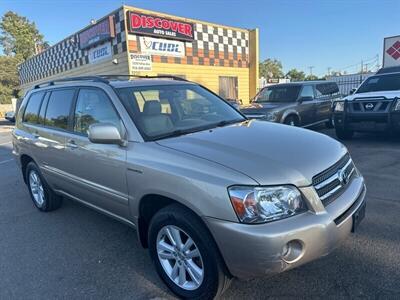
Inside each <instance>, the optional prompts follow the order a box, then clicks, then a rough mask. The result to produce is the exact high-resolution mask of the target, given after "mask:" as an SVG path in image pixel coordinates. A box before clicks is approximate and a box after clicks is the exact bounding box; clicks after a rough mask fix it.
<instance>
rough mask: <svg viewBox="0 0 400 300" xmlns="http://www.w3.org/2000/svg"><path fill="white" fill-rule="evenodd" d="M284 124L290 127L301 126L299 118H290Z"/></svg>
mask: <svg viewBox="0 0 400 300" xmlns="http://www.w3.org/2000/svg"><path fill="white" fill-rule="evenodd" d="M283 123H284V124H286V125H290V126H299V125H300V121H299V118H297V117H296V116H288V117H287V118H286V119H285V121H284V122H283Z"/></svg>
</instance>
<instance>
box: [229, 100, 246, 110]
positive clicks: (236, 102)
mask: <svg viewBox="0 0 400 300" xmlns="http://www.w3.org/2000/svg"><path fill="white" fill-rule="evenodd" d="M225 100H226V102H228V103H229V104H230V105H232V106H233V107H234V108H236V109H239V108H240V105H241V104H242V101H241V100H236V99H225Z"/></svg>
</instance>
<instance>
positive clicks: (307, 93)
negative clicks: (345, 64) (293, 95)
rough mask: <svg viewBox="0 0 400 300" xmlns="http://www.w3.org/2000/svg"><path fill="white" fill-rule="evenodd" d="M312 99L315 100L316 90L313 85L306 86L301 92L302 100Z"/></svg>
mask: <svg viewBox="0 0 400 300" xmlns="http://www.w3.org/2000/svg"><path fill="white" fill-rule="evenodd" d="M303 97H312V98H313V99H314V89H313V87H312V86H311V85H305V86H304V87H303V89H302V90H301V94H300V98H303Z"/></svg>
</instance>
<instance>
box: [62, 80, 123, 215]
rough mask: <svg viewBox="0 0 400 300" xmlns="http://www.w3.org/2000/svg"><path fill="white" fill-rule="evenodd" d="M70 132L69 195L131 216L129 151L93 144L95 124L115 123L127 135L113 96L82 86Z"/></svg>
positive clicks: (66, 162) (66, 159) (118, 213)
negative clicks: (129, 201) (111, 97)
mask: <svg viewBox="0 0 400 300" xmlns="http://www.w3.org/2000/svg"><path fill="white" fill-rule="evenodd" d="M72 116H73V121H72V128H71V132H70V133H68V135H67V138H66V150H65V164H64V166H63V170H64V171H65V172H66V173H67V175H68V180H69V184H68V190H67V192H68V193H69V194H70V195H71V196H73V197H75V198H78V199H79V200H83V201H85V202H86V203H88V204H92V205H95V206H96V207H97V208H101V209H104V210H106V211H108V212H111V213H113V214H115V215H118V216H121V217H123V218H128V217H129V209H128V191H127V183H126V148H125V147H121V146H118V145H107V144H94V143H91V142H90V141H89V138H88V133H87V131H88V129H89V126H90V125H91V124H94V123H112V124H114V125H115V126H117V127H118V128H119V130H120V131H121V136H123V134H122V132H124V130H125V129H124V125H123V124H122V121H121V118H120V116H119V114H118V112H117V110H116V109H115V107H114V105H113V103H112V100H111V99H110V97H109V96H108V95H107V94H106V92H104V91H103V90H102V89H100V88H95V87H81V88H80V89H79V92H78V95H77V98H76V101H75V104H74V109H73V113H72Z"/></svg>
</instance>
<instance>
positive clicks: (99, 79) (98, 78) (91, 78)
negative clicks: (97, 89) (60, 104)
mask: <svg viewBox="0 0 400 300" xmlns="http://www.w3.org/2000/svg"><path fill="white" fill-rule="evenodd" d="M81 80H83V81H97V82H103V83H109V81H108V80H107V79H105V78H103V77H102V76H78V77H68V78H62V79H55V80H52V81H48V82H44V83H40V84H37V85H35V87H34V89H38V88H41V87H45V86H51V85H54V84H55V83H57V82H70V81H81Z"/></svg>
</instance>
